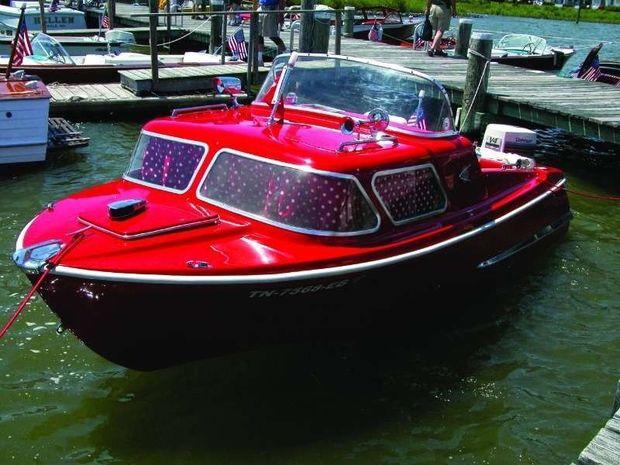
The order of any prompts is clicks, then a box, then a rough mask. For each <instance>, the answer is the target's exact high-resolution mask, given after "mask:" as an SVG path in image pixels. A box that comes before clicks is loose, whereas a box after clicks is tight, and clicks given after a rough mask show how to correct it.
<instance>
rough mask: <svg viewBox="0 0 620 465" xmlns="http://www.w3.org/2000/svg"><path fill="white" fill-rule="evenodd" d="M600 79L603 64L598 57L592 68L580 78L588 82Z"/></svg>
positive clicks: (593, 61) (591, 65)
mask: <svg viewBox="0 0 620 465" xmlns="http://www.w3.org/2000/svg"><path fill="white" fill-rule="evenodd" d="M599 77H601V63H600V61H599V59H598V57H594V60H592V63H591V64H590V67H589V68H588V69H586V70H585V71H584V72H583V73H582V74H581V76H580V78H581V79H584V80H586V81H596V80H597V79H598V78H599Z"/></svg>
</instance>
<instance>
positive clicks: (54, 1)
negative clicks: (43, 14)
mask: <svg viewBox="0 0 620 465" xmlns="http://www.w3.org/2000/svg"><path fill="white" fill-rule="evenodd" d="M58 10H60V0H52V4H51V5H50V13H54V12H55V11H58Z"/></svg>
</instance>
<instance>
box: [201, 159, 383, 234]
mask: <svg viewBox="0 0 620 465" xmlns="http://www.w3.org/2000/svg"><path fill="white" fill-rule="evenodd" d="M222 153H230V154H232V155H237V156H239V157H242V158H248V159H250V160H255V161H259V162H264V163H269V164H272V165H277V166H283V167H286V168H291V169H294V170H298V171H305V172H307V173H314V174H319V175H323V176H331V177H333V178H340V179H348V180H352V181H353V182H354V183H355V185H356V186H357V188H358V189H359V191H360V192H361V194H362V196H363V198H364V199H365V200H366V202H367V203H368V205H369V206H370V209H371V211H372V212H373V213H374V215H375V218H376V225H375V226H374V227H373V228H370V229H363V230H359V231H350V232H338V231H321V230H318V229H308V228H300V227H296V226H291V225H287V224H285V223H280V222H278V221H275V220H271V219H269V218H265V217H264V216H261V215H257V214H254V213H250V212H247V211H245V210H241V209H238V208H235V207H232V206H230V205H228V204H226V203H223V202H220V201H218V200H213V199H210V198H209V197H207V196H204V195H202V194H201V193H200V190H201V188H202V186H203V185H204V183H205V181H206V180H207V177H208V176H209V173H210V172H211V169H212V168H213V166H214V165H215V162H216V161H217V159H218V158H219V156H220V155H221V154H222ZM196 197H197V198H198V199H200V200H202V201H204V202H207V203H210V204H212V205H215V206H217V207H220V208H223V209H225V210H228V211H231V212H233V213H236V214H238V215H241V216H245V217H247V218H252V219H254V220H256V221H260V222H261V223H266V224H268V225H270V226H275V227H278V228H281V229H285V230H288V231H293V232H297V233H302V234H310V235H314V236H328V237H351V236H362V235H365V234H372V233H374V232H377V231H378V230H379V228H380V227H381V215H379V212H378V210H377V208H376V206H375V204H374V202H373V201H372V199H371V198H370V196H369V195H368V193H367V192H366V190H365V189H364V187H363V186H362V184H361V183H360V181H359V179H357V177H356V176H354V175H352V174H344V173H337V172H333V171H323V170H317V169H315V168H311V167H309V166H302V165H294V164H292V163H286V162H283V161H278V160H273V159H271V158H266V157H262V156H259V155H254V154H251V153H246V152H241V151H239V150H235V149H231V148H226V147H224V148H221V149H220V150H218V151H217V153H216V154H215V155H213V158H212V159H211V161H210V162H209V166H208V167H207V170H206V171H205V174H204V175H203V177H202V179H201V180H200V182H199V183H198V187H197V188H196Z"/></svg>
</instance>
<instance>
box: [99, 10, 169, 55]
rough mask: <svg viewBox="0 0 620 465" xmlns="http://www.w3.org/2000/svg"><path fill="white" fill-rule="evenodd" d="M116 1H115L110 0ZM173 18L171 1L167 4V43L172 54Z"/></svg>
mask: <svg viewBox="0 0 620 465" xmlns="http://www.w3.org/2000/svg"><path fill="white" fill-rule="evenodd" d="M110 1H114V0H110ZM171 29H172V17H171V16H170V0H168V1H167V2H166V42H168V53H171V52H172V44H171V43H170V42H171V41H172V31H171Z"/></svg>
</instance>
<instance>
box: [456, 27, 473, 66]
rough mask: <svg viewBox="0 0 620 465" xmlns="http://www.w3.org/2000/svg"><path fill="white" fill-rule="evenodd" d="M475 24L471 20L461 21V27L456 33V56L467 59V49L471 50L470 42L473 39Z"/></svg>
mask: <svg viewBox="0 0 620 465" xmlns="http://www.w3.org/2000/svg"><path fill="white" fill-rule="evenodd" d="M473 26H474V23H473V22H472V20H471V19H460V20H459V27H458V30H457V32H456V47H455V48H454V56H455V57H461V58H466V57H467V49H468V48H469V40H470V39H471V30H472V28H473Z"/></svg>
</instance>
